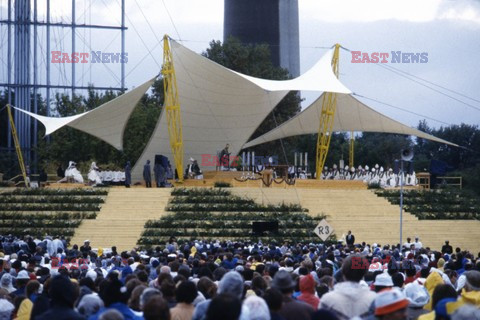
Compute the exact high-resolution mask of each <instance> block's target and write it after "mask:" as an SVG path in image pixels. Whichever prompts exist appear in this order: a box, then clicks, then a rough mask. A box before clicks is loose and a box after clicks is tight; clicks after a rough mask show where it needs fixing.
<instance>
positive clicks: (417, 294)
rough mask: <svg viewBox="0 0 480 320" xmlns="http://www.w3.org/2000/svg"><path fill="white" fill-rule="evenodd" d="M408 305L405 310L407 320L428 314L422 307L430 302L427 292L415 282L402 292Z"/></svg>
mask: <svg viewBox="0 0 480 320" xmlns="http://www.w3.org/2000/svg"><path fill="white" fill-rule="evenodd" d="M403 292H404V293H405V295H406V296H407V299H408V301H410V304H409V306H408V309H407V317H408V319H417V318H418V317H420V316H421V315H422V314H425V313H428V310H426V309H423V307H424V306H425V305H426V304H427V303H428V301H430V295H429V293H428V290H427V289H426V288H425V287H424V286H422V285H420V284H419V283H417V282H412V283H409V284H407V285H406V286H405V289H404V291H403Z"/></svg>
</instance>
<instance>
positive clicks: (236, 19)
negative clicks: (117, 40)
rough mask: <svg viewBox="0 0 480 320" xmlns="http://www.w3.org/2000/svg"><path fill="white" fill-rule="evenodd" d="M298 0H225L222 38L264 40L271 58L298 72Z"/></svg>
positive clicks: (276, 63) (256, 42) (298, 73)
mask: <svg viewBox="0 0 480 320" xmlns="http://www.w3.org/2000/svg"><path fill="white" fill-rule="evenodd" d="M298 30H299V27H298V0H225V12H224V22H223V39H224V40H226V39H227V38H228V37H229V36H234V37H236V38H238V39H240V41H242V42H243V43H245V44H247V43H252V44H260V43H267V44H268V45H269V46H270V50H271V53H272V62H273V64H274V65H276V66H280V67H282V68H286V69H288V70H289V71H290V74H291V75H292V76H294V77H297V76H299V75H300V49H299V31H298Z"/></svg>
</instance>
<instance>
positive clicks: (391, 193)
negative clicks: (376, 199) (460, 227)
mask: <svg viewBox="0 0 480 320" xmlns="http://www.w3.org/2000/svg"><path fill="white" fill-rule="evenodd" d="M375 193H376V194H377V196H380V197H384V198H386V199H387V200H388V201H389V202H390V203H392V204H395V205H399V204H400V191H398V190H378V191H376V192H375ZM403 205H404V209H405V210H406V211H408V212H410V213H412V214H414V215H415V216H417V217H418V218H419V219H426V220H435V219H453V220H459V219H480V198H479V197H478V196H477V195H476V194H474V193H472V192H471V191H467V190H459V189H438V190H404V196H403Z"/></svg>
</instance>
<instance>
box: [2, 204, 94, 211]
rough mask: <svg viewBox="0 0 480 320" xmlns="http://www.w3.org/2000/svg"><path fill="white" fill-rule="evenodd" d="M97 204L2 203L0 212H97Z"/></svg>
mask: <svg viewBox="0 0 480 320" xmlns="http://www.w3.org/2000/svg"><path fill="white" fill-rule="evenodd" d="M99 210H100V206H99V205H98V204H91V203H85V204H84V203H65V204H64V203H58V204H55V203H52V204H50V203H27V204H22V203H2V205H1V206H0V211H99Z"/></svg>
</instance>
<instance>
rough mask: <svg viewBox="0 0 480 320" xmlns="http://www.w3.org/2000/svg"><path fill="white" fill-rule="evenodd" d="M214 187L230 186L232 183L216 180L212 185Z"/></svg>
mask: <svg viewBox="0 0 480 320" xmlns="http://www.w3.org/2000/svg"><path fill="white" fill-rule="evenodd" d="M213 186H214V187H215V188H231V187H232V184H231V183H229V182H224V181H217V182H215V183H214V185H213Z"/></svg>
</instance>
